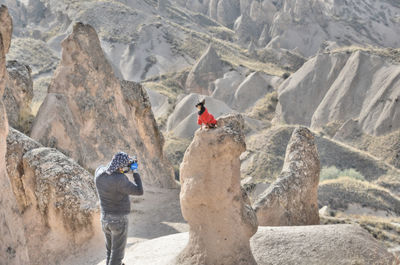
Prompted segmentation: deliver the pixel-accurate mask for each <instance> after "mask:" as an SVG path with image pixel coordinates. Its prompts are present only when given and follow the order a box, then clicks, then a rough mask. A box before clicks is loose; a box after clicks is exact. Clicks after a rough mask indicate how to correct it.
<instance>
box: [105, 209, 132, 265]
mask: <svg viewBox="0 0 400 265" xmlns="http://www.w3.org/2000/svg"><path fill="white" fill-rule="evenodd" d="M101 224H102V227H103V232H104V236H105V239H106V249H107V263H106V264H107V265H121V262H122V259H123V258H124V255H125V246H126V240H127V237H128V217H127V216H126V215H113V214H103V215H102V217H101Z"/></svg>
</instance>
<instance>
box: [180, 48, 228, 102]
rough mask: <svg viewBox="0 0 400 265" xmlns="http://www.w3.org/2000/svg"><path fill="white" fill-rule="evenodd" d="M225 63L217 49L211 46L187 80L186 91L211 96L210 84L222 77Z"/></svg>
mask: <svg viewBox="0 0 400 265" xmlns="http://www.w3.org/2000/svg"><path fill="white" fill-rule="evenodd" d="M222 75H223V63H222V61H221V59H220V57H219V56H218V54H217V52H216V51H215V49H214V48H213V47H212V46H211V45H210V46H209V47H208V49H207V51H206V52H205V53H204V54H203V55H202V56H201V57H200V59H199V60H198V61H197V62H196V64H195V65H194V66H193V68H192V70H191V71H190V72H189V75H188V77H187V80H186V90H187V91H188V92H192V93H193V92H194V93H198V94H204V95H210V94H211V92H212V91H210V89H209V85H210V82H212V81H214V80H216V79H217V78H220V77H222Z"/></svg>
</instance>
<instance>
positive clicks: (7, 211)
mask: <svg viewBox="0 0 400 265" xmlns="http://www.w3.org/2000/svg"><path fill="white" fill-rule="evenodd" d="M11 33H12V20H11V17H10V15H9V13H8V10H7V8H6V7H5V6H0V205H1V207H0V220H1V222H0V262H1V264H8V265H19V264H28V265H29V264H30V262H29V257H28V252H27V248H26V243H25V231H24V229H22V227H23V226H22V219H21V217H20V215H19V213H18V207H17V203H16V200H15V197H14V196H13V192H12V189H11V183H10V181H9V179H8V176H7V171H6V161H5V155H6V150H7V144H6V138H7V134H8V121H7V114H6V110H5V106H4V103H3V100H2V97H3V92H4V89H5V79H6V74H7V72H6V53H7V52H8V49H9V47H10V42H11Z"/></svg>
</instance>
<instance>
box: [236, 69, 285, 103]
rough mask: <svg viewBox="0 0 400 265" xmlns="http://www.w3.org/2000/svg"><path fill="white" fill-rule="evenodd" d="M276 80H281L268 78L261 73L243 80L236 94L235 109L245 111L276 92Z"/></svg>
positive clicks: (253, 74)
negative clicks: (267, 95)
mask: <svg viewBox="0 0 400 265" xmlns="http://www.w3.org/2000/svg"><path fill="white" fill-rule="evenodd" d="M274 80H279V78H278V77H274V76H268V75H265V74H262V73H260V72H254V73H252V74H250V75H249V76H248V77H246V79H245V80H243V82H242V83H241V84H240V85H239V87H238V88H237V90H236V92H235V95H234V105H235V109H237V110H238V111H245V110H246V109H248V108H249V107H251V106H253V105H254V103H255V102H256V101H257V100H259V99H260V98H263V97H264V96H265V95H266V94H267V93H270V92H272V91H274V87H273V86H272V85H273V84H275V83H276V82H274Z"/></svg>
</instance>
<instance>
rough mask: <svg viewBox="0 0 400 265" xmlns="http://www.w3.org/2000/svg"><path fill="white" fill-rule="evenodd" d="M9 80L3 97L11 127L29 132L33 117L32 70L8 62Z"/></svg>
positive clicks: (25, 66)
mask: <svg viewBox="0 0 400 265" xmlns="http://www.w3.org/2000/svg"><path fill="white" fill-rule="evenodd" d="M7 72H8V80H7V85H6V89H5V92H4V95H3V102H4V104H5V105H6V110H7V116H8V122H9V124H10V126H12V127H14V128H16V129H18V130H20V131H29V128H30V126H31V125H30V123H31V122H32V116H31V106H30V105H31V102H32V99H33V82H32V79H31V69H30V68H29V66H27V65H23V64H20V63H18V62H17V61H8V62H7Z"/></svg>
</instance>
